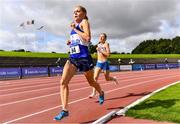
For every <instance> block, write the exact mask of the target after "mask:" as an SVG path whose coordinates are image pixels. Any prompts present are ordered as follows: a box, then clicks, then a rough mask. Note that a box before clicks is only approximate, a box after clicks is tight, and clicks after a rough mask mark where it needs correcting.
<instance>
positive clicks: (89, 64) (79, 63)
mask: <svg viewBox="0 0 180 124" xmlns="http://www.w3.org/2000/svg"><path fill="white" fill-rule="evenodd" d="M69 61H70V63H71V64H73V65H74V66H76V68H77V69H78V70H79V71H83V72H86V71H89V70H92V69H93V68H94V63H93V59H92V57H91V56H90V55H89V56H88V57H85V58H69Z"/></svg>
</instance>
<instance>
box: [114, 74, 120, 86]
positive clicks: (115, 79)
mask: <svg viewBox="0 0 180 124" xmlns="http://www.w3.org/2000/svg"><path fill="white" fill-rule="evenodd" d="M113 78H114V83H115V84H116V85H117V84H119V83H118V80H117V78H116V77H115V76H114V77H113Z"/></svg>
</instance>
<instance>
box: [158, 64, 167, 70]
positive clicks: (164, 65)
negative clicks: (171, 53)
mask: <svg viewBox="0 0 180 124" xmlns="http://www.w3.org/2000/svg"><path fill="white" fill-rule="evenodd" d="M156 68H157V69H166V68H167V64H162V63H159V64H156Z"/></svg>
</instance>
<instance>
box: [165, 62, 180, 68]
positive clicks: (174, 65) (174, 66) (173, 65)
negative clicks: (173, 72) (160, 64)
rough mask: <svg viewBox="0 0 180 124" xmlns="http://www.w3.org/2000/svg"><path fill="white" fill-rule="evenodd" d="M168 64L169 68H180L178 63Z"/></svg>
mask: <svg viewBox="0 0 180 124" xmlns="http://www.w3.org/2000/svg"><path fill="white" fill-rule="evenodd" d="M167 66H168V67H169V68H178V63H169V64H168V65H167Z"/></svg>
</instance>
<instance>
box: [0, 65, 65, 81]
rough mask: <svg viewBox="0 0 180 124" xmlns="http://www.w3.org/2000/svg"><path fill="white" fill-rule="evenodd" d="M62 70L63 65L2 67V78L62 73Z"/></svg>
mask: <svg viewBox="0 0 180 124" xmlns="http://www.w3.org/2000/svg"><path fill="white" fill-rule="evenodd" d="M62 71H63V68H62V67H22V68H20V67H19V68H0V79H7V78H20V79H21V78H23V77H32V76H51V75H58V74H61V73H62Z"/></svg>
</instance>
